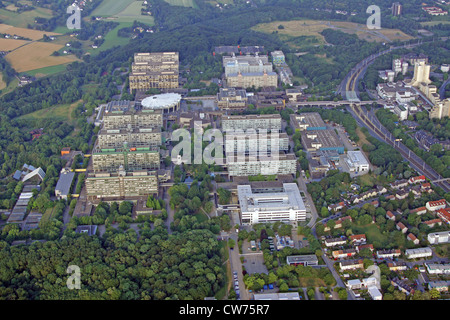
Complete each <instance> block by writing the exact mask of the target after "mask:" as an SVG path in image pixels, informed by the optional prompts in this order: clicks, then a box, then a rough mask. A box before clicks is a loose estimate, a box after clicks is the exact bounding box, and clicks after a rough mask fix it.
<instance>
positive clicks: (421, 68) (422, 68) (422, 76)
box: [411, 61, 431, 87]
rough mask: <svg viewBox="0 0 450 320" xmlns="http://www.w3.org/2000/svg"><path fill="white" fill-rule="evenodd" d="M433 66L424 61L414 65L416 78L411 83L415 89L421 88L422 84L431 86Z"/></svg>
mask: <svg viewBox="0 0 450 320" xmlns="http://www.w3.org/2000/svg"><path fill="white" fill-rule="evenodd" d="M430 70H431V66H430V65H429V64H426V63H425V62H423V61H420V62H416V63H415V64H414V78H413V79H412V81H411V85H412V86H413V87H419V86H420V85H421V84H422V83H425V84H430V83H431V80H430Z"/></svg>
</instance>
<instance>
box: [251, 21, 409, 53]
mask: <svg viewBox="0 0 450 320" xmlns="http://www.w3.org/2000/svg"><path fill="white" fill-rule="evenodd" d="M280 25H282V26H283V28H281V29H279V28H278V27H279V26H280ZM252 29H253V30H255V31H260V32H264V33H273V32H277V33H278V35H279V36H280V39H281V40H283V41H286V42H290V41H292V42H294V39H295V38H298V37H305V40H309V42H311V39H315V42H316V44H325V39H324V37H323V36H322V35H321V34H320V32H322V31H323V30H325V29H335V30H340V31H342V32H345V33H349V34H356V35H357V36H358V38H360V39H364V40H367V41H377V42H386V41H387V39H389V40H391V41H393V40H408V39H412V38H413V37H411V36H409V35H407V34H405V33H403V32H402V31H400V30H397V29H380V30H369V29H367V27H366V26H365V25H363V24H358V23H353V22H345V21H319V20H291V21H275V22H270V23H262V24H258V25H256V26H255V27H253V28H252ZM294 46H295V45H294ZM297 47H299V45H298V44H297Z"/></svg>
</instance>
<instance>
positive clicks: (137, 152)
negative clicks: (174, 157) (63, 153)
mask: <svg viewBox="0 0 450 320" xmlns="http://www.w3.org/2000/svg"><path fill="white" fill-rule="evenodd" d="M92 160H93V170H94V172H110V173H114V172H117V170H119V168H123V169H124V170H125V171H142V170H158V169H159V168H160V156H159V152H158V151H157V150H152V149H150V148H125V147H124V148H121V149H99V148H97V149H95V150H94V152H93V153H92Z"/></svg>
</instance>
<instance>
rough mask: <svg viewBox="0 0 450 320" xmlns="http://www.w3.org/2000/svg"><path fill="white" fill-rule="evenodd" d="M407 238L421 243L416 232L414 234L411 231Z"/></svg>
mask: <svg viewBox="0 0 450 320" xmlns="http://www.w3.org/2000/svg"><path fill="white" fill-rule="evenodd" d="M406 239H408V240H410V241H412V242H413V243H414V244H416V245H417V244H419V242H420V241H419V239H417V237H416V236H415V235H414V234H412V233H409V234H408V235H407V236H406Z"/></svg>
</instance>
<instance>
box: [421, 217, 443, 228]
mask: <svg viewBox="0 0 450 320" xmlns="http://www.w3.org/2000/svg"><path fill="white" fill-rule="evenodd" d="M423 224H426V225H427V226H429V227H430V228H433V227H434V226H435V225H439V226H440V225H442V220H441V219H440V218H437V219H433V220H428V221H425V222H423Z"/></svg>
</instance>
